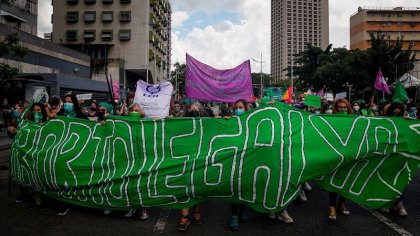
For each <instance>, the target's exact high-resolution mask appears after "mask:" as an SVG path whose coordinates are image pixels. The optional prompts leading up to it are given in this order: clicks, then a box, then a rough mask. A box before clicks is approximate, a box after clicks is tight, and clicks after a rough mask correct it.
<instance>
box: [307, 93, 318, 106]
mask: <svg viewBox="0 0 420 236" xmlns="http://www.w3.org/2000/svg"><path fill="white" fill-rule="evenodd" d="M305 105H307V106H310V107H315V108H321V97H320V96H315V95H310V94H308V95H306V96H305Z"/></svg>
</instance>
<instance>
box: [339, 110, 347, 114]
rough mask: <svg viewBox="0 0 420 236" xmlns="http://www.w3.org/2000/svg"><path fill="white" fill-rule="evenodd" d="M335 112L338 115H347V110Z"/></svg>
mask: <svg viewBox="0 0 420 236" xmlns="http://www.w3.org/2000/svg"><path fill="white" fill-rule="evenodd" d="M337 114H339V115H347V111H338V112H337Z"/></svg>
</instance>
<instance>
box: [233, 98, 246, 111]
mask: <svg viewBox="0 0 420 236" xmlns="http://www.w3.org/2000/svg"><path fill="white" fill-rule="evenodd" d="M238 102H242V104H244V107H245V111H248V102H247V101H246V100H245V99H239V100H237V101H236V102H235V104H234V105H236V103H238Z"/></svg>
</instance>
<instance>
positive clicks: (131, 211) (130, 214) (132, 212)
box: [104, 209, 136, 218]
mask: <svg viewBox="0 0 420 236" xmlns="http://www.w3.org/2000/svg"><path fill="white" fill-rule="evenodd" d="M134 213H136V210H134V209H131V210H130V211H129V212H127V214H125V215H124V217H126V218H130V217H132V216H133V215H134ZM104 214H105V212H104ZM105 215H107V214H105Z"/></svg>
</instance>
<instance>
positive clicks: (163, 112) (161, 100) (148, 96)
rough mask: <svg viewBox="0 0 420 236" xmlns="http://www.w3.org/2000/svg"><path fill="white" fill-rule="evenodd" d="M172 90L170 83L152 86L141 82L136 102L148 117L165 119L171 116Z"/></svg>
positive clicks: (138, 83) (139, 82)
mask: <svg viewBox="0 0 420 236" xmlns="http://www.w3.org/2000/svg"><path fill="white" fill-rule="evenodd" d="M172 90H173V86H172V84H171V83H170V82H164V83H160V84H155V85H151V84H148V83H146V82H144V81H142V80H139V81H138V82H137V89H136V95H135V97H134V102H135V103H138V104H140V106H141V107H142V108H143V110H144V113H145V114H146V117H160V118H163V117H166V116H168V115H169V107H170V103H171V97H172Z"/></svg>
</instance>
